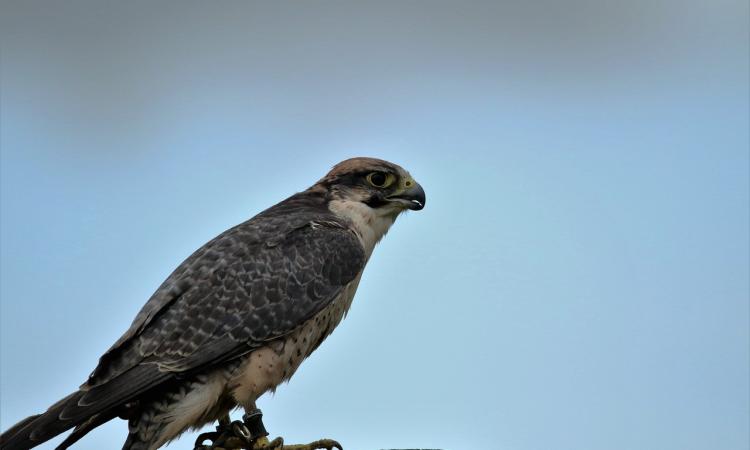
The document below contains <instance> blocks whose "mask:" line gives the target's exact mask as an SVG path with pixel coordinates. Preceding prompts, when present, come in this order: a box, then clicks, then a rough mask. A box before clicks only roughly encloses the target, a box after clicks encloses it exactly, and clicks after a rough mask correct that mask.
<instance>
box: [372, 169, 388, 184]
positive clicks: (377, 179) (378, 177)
mask: <svg viewBox="0 0 750 450" xmlns="http://www.w3.org/2000/svg"><path fill="white" fill-rule="evenodd" d="M367 181H369V182H370V184H371V185H373V186H375V187H385V185H386V183H387V182H388V175H387V174H385V173H384V172H373V173H371V174H369V175H367Z"/></svg>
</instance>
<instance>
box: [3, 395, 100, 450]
mask: <svg viewBox="0 0 750 450" xmlns="http://www.w3.org/2000/svg"><path fill="white" fill-rule="evenodd" d="M84 394H85V392H83V391H77V392H74V393H72V394H70V395H68V396H67V397H65V398H64V399H62V400H60V401H59V402H57V403H55V404H54V405H52V406H50V407H49V409H48V410H47V411H46V412H44V413H42V414H38V415H35V416H31V417H27V418H26V419H24V420H22V421H20V422H18V423H17V424H15V425H13V426H12V427H10V428H9V429H8V430H6V431H5V432H4V433H3V434H2V435H0V448H2V450H28V449H30V448H33V447H36V446H37V445H39V444H41V443H43V442H46V441H48V440H50V439H52V438H53V437H55V436H57V435H58V434H60V433H64V432H65V431H67V430H69V429H71V428H73V427H78V426H79V425H81V424H84V425H85V423H87V422H91V420H89V419H93V418H94V417H96V416H94V417H92V416H93V414H92V416H87V415H85V414H81V412H82V411H81V410H82V409H83V408H85V406H79V404H78V401H79V400H80V399H81V397H83V395H84ZM92 413H95V411H92ZM111 418H112V416H110V417H109V418H108V419H107V420H109V419H111ZM96 422H98V423H97V425H101V424H102V423H104V422H105V421H101V420H97V421H96ZM79 428H82V430H85V431H83V433H81V432H78V434H77V437H78V438H80V437H81V436H83V434H85V433H86V432H88V431H90V430H91V429H92V428H93V427H86V426H84V427H79ZM76 431H78V428H77V429H76ZM75 440H77V439H75ZM69 441H70V440H66V443H67V445H70V444H72V443H73V442H75V441H73V442H69ZM67 445H65V443H63V446H61V448H67Z"/></svg>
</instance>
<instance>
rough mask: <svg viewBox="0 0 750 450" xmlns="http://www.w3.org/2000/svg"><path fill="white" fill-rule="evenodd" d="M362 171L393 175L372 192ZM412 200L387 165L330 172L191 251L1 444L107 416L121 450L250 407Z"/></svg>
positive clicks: (404, 178)
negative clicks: (89, 362) (117, 422)
mask: <svg viewBox="0 0 750 450" xmlns="http://www.w3.org/2000/svg"><path fill="white" fill-rule="evenodd" d="M373 173H384V174H387V175H388V177H393V179H392V181H391V183H390V184H388V186H385V185H384V186H378V184H380V183H379V181H380V180H381V178H382V176H381V175H376V176H373V175H372V174H373ZM389 179H390V178H389ZM373 180H374V181H373ZM412 197H414V198H412ZM423 203H424V192H423V191H422V190H421V187H419V185H418V184H417V183H416V182H414V181H413V180H412V179H411V177H410V176H409V175H408V173H407V172H405V171H404V170H403V169H401V168H400V167H398V166H396V165H393V164H391V163H387V162H385V161H380V160H376V159H370V158H355V159H352V160H347V161H345V162H343V163H341V164H339V165H337V166H336V167H334V169H333V170H332V171H331V172H330V173H329V174H328V175H327V176H326V177H325V178H323V179H322V180H321V181H319V182H318V183H317V184H315V185H314V186H313V187H311V188H310V189H307V190H306V191H303V192H300V193H298V194H295V195H293V196H292V197H290V198H288V199H286V200H284V201H282V202H281V203H279V204H277V205H275V206H273V207H271V208H269V209H267V210H266V211H263V212H262V213H260V214H258V215H257V216H255V217H253V218H252V219H250V220H248V221H247V222H244V223H242V224H240V225H237V226H235V227H234V228H231V229H229V230H227V231H225V232H224V233H222V234H221V235H219V236H217V237H216V238H214V239H213V240H211V241H210V242H208V243H207V244H206V245H204V246H203V247H201V248H200V249H198V250H197V251H196V252H195V253H193V254H192V255H191V256H190V257H189V258H188V259H186V260H185V261H184V262H183V263H182V264H181V265H180V266H179V267H178V268H177V269H176V270H175V271H174V272H173V273H172V274H171V275H170V276H169V278H167V280H166V281H164V283H163V284H162V285H161V286H160V287H159V288H158V289H157V291H156V292H155V293H154V295H153V296H152V297H151V299H150V300H149V301H148V302H147V303H146V304H145V305H144V307H143V308H142V310H141V311H140V312H139V313H138V315H137V316H136V318H135V320H134V321H133V324H132V325H131V327H130V329H128V330H127V332H125V334H124V335H123V336H122V337H121V338H120V339H119V340H118V341H117V342H116V343H115V344H114V345H113V346H112V347H111V348H110V349H109V350H108V351H107V352H106V353H105V354H104V355H103V356H102V357H101V359H100V361H99V364H98V366H97V367H96V368H95V369H94V371H93V373H92V374H91V375H90V377H89V379H88V380H87V381H86V382H85V383H84V384H83V385H82V386H81V387H80V390H79V391H77V392H75V393H73V394H71V395H70V396H68V397H66V398H65V399H63V400H61V401H59V402H58V403H56V404H55V405H53V406H52V407H50V409H49V410H48V411H47V412H46V413H44V414H41V415H39V416H33V417H30V418H28V419H25V420H24V421H22V422H20V423H19V424H17V425H15V426H14V427H12V428H11V429H9V430H7V431H6V432H5V433H3V434H2V436H1V437H0V444H1V446H2V448H3V449H7V450H14V449H27V448H31V447H33V446H35V445H38V444H40V443H42V442H44V441H46V440H48V439H50V438H52V437H54V436H56V435H57V434H60V433H62V432H64V431H66V430H68V429H70V428H73V427H76V429H75V430H74V432H73V433H72V434H71V435H70V436H69V437H68V439H67V440H66V441H65V442H64V443H63V445H62V446H61V447H62V448H67V446H69V445H71V444H72V443H73V442H75V441H76V440H78V439H79V438H80V437H82V436H83V435H84V434H85V433H86V432H88V431H90V430H91V429H93V428H94V427H96V426H98V425H100V424H101V423H104V422H106V421H108V420H110V419H112V418H114V417H117V416H120V417H123V418H126V419H128V420H129V424H130V434H129V437H128V439H127V441H126V443H125V447H124V448H125V449H133V450H134V449H154V448H158V447H159V446H161V445H163V444H164V443H166V442H168V441H169V440H171V439H174V438H175V437H177V436H178V435H179V434H180V433H182V432H183V431H185V430H186V429H189V428H197V427H200V426H202V425H204V424H206V423H209V422H213V421H215V420H216V419H218V418H219V417H220V416H222V415H224V414H226V413H227V411H229V410H231V409H233V408H235V407H237V406H242V407H245V408H246V409H249V408H252V407H254V403H255V401H256V399H257V398H258V397H259V396H260V395H262V394H263V393H264V392H266V391H268V390H273V389H275V387H276V386H277V385H278V384H279V383H281V382H282V381H284V380H286V379H288V378H289V377H291V376H292V374H293V373H294V371H295V370H296V369H297V367H298V366H299V364H300V363H301V362H302V360H303V359H304V358H305V357H307V356H308V355H309V354H310V353H311V352H312V351H313V350H315V348H317V346H318V345H320V343H321V342H322V340H323V339H325V337H326V336H328V334H330V333H331V331H332V330H333V328H334V327H335V326H336V325H337V324H338V323H339V322H340V321H341V319H342V318H343V316H344V315H345V313H346V311H347V310H348V309H349V306H350V304H351V300H352V297H353V295H354V292H355V290H356V287H357V284H358V283H359V279H360V277H361V274H362V270H363V269H364V266H365V263H366V261H367V259H368V258H369V255H370V253H371V252H372V247H374V245H375V243H376V242H377V241H378V240H379V239H380V238H381V237H382V235H383V234H385V232H386V231H387V228H388V227H389V226H390V224H392V223H393V220H395V218H396V216H397V215H398V214H399V213H400V212H401V211H403V210H404V209H405V208H410V209H421V207H422V205H423Z"/></svg>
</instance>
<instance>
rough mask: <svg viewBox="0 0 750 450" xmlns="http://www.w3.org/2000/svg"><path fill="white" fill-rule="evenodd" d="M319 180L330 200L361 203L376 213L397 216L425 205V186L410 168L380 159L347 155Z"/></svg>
mask: <svg viewBox="0 0 750 450" xmlns="http://www.w3.org/2000/svg"><path fill="white" fill-rule="evenodd" d="M318 184H319V185H322V186H325V188H326V189H327V191H328V192H329V196H330V199H331V200H334V201H336V200H337V201H346V202H348V203H349V202H358V203H362V204H364V205H366V206H368V207H369V208H371V209H373V210H374V211H375V212H377V213H378V215H388V216H396V215H398V214H399V213H401V212H402V211H405V210H407V209H410V210H413V211H417V210H420V209H422V208H424V205H425V193H424V190H423V189H422V186H420V185H419V183H417V182H416V181H415V180H414V178H412V176H411V175H410V174H409V172H407V171H406V170H404V169H403V168H402V167H400V166H398V165H396V164H393V163H390V162H388V161H383V160H382V159H376V158H352V159H347V160H345V161H342V162H340V163H338V164H336V165H335V166H334V167H333V169H331V171H330V172H328V174H327V175H326V176H325V177H323V179H321V180H320V181H319V182H318Z"/></svg>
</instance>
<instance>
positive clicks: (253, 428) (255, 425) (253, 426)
mask: <svg viewBox="0 0 750 450" xmlns="http://www.w3.org/2000/svg"><path fill="white" fill-rule="evenodd" d="M242 421H243V422H244V423H245V426H246V427H247V429H248V431H250V436H251V439H252V440H256V439H258V438H262V437H264V436H268V431H266V427H264V426H263V413H262V412H261V411H260V410H259V409H254V410H252V411H250V412H247V413H245V415H244V416H242Z"/></svg>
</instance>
